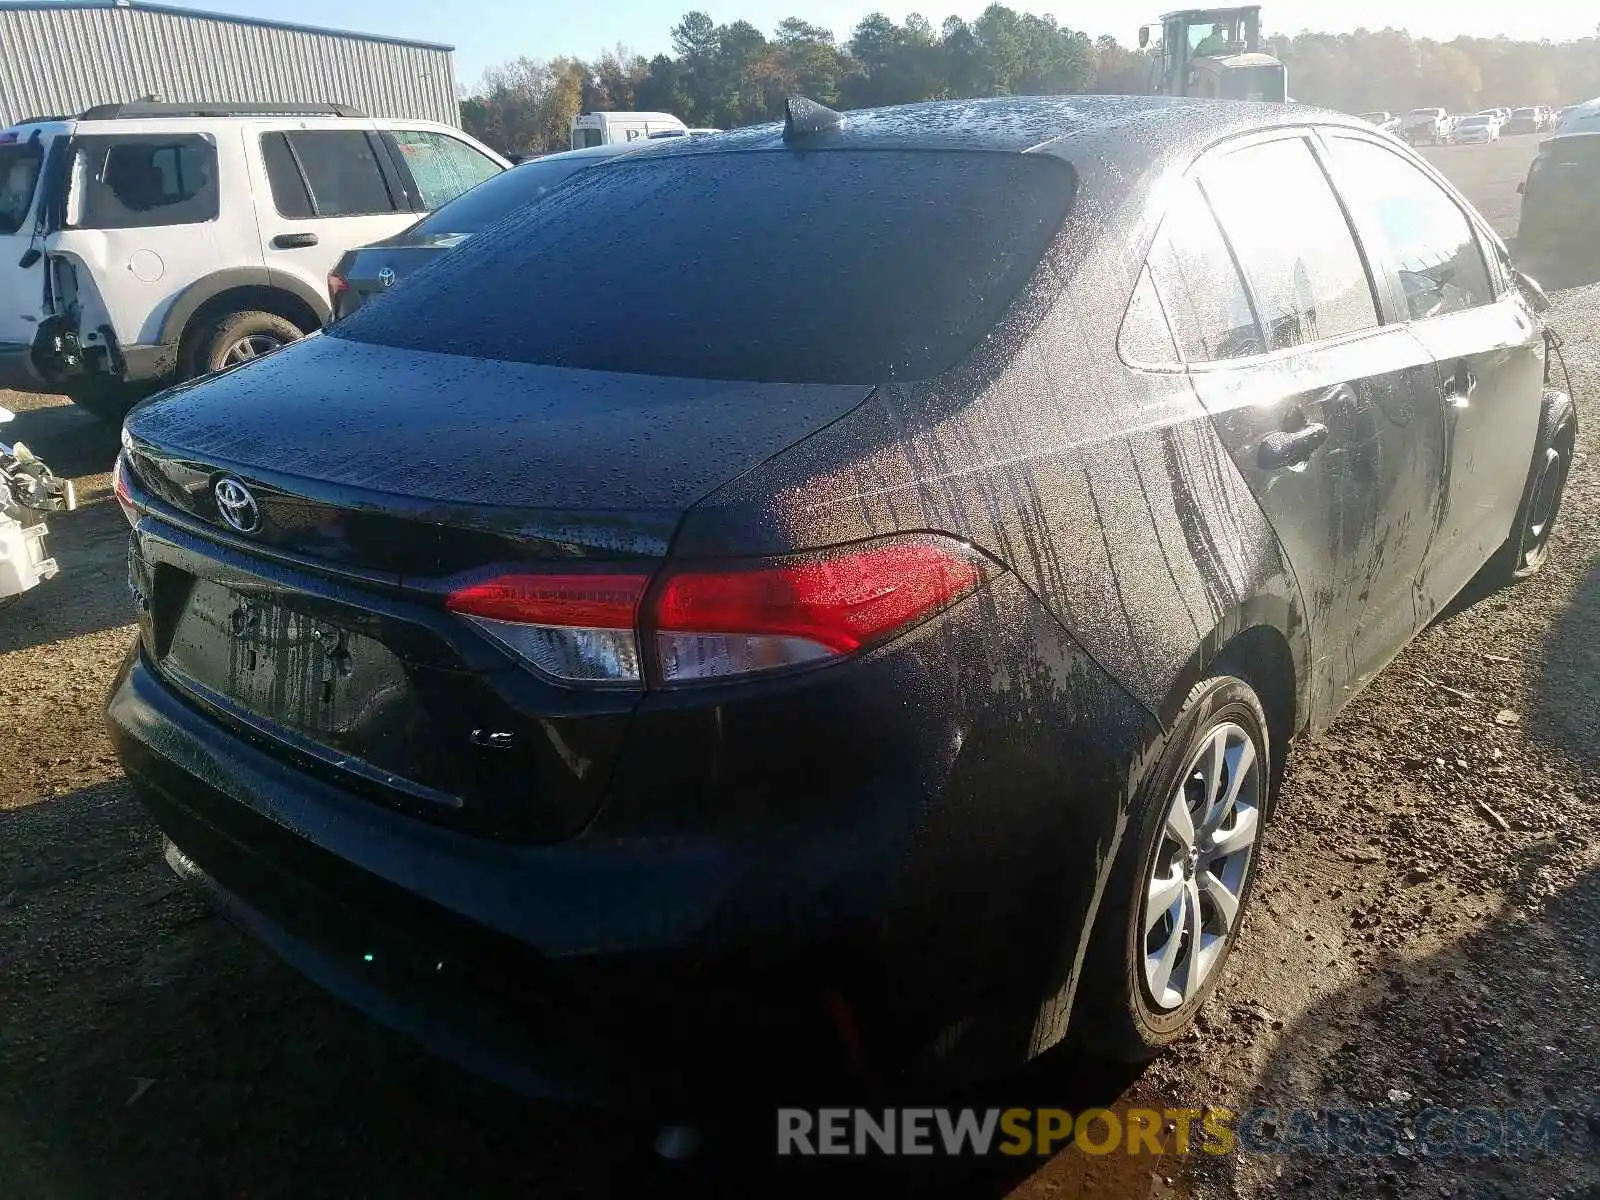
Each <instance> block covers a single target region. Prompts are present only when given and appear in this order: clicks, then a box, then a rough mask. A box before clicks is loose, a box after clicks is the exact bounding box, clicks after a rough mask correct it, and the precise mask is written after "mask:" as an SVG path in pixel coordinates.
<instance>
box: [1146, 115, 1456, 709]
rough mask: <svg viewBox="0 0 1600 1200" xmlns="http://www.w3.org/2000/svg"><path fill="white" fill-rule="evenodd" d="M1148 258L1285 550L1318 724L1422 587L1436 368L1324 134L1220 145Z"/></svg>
mask: <svg viewBox="0 0 1600 1200" xmlns="http://www.w3.org/2000/svg"><path fill="white" fill-rule="evenodd" d="M1197 180H1198V182H1197V183H1194V182H1191V183H1190V184H1188V185H1187V188H1188V190H1187V191H1186V192H1185V193H1184V195H1183V197H1182V198H1181V199H1180V201H1179V205H1178V207H1177V208H1176V209H1175V210H1174V211H1173V212H1172V213H1171V214H1169V216H1168V219H1167V222H1166V224H1165V225H1164V226H1163V232H1162V237H1161V238H1160V239H1158V241H1157V243H1156V246H1155V247H1154V248H1153V250H1152V252H1151V257H1150V268H1151V274H1152V277H1153V278H1154V280H1155V282H1156V286H1157V289H1158V292H1159V294H1160V295H1161V296H1162V300H1163V304H1164V306H1165V307H1166V309H1167V312H1168V314H1169V316H1170V317H1171V319H1172V321H1173V324H1174V328H1175V332H1176V333H1177V334H1178V337H1179V340H1180V344H1181V345H1182V347H1183V350H1184V353H1185V356H1186V358H1187V359H1188V360H1189V363H1190V373H1191V377H1192V378H1193V380H1194V384H1195V388H1196V391H1197V392H1198V394H1199V397H1200V400H1201V402H1202V404H1203V405H1204V406H1205V408H1206V409H1207V411H1208V412H1209V413H1210V414H1211V416H1212V418H1213V421H1214V423H1215V425H1216V428H1217V431H1218V433H1219V435H1220V436H1221V438H1222V441H1223V443H1224V444H1225V445H1226V446H1227V449H1228V451H1229V453H1230V454H1231V456H1232V457H1233V460H1234V462H1235V464H1236V465H1237V466H1238V468H1239V471H1240V473H1241V474H1242V475H1243V476H1244V478H1245V479H1246V481H1247V482H1248V483H1249V485H1250V487H1251V489H1252V491H1253V492H1254V493H1255V495H1256V497H1257V498H1258V500H1259V501H1260V503H1261V506H1262V509H1263V511H1264V512H1265V513H1266V515H1267V519H1268V520H1269V521H1270V522H1271V524H1272V526H1273V529H1274V531H1275V532H1276V533H1277V535H1278V538H1279V540H1280V542H1281V543H1282V544H1283V547H1284V550H1285V552H1286V553H1287V555H1288V558H1289V561H1290V565H1291V566H1292V568H1293V570H1294V572H1295V576H1296V579H1297V580H1298V582H1299V585H1300V590H1301V594H1302V597H1303V599H1304V601H1305V604H1306V611H1307V613H1308V615H1309V618H1310V625H1311V628H1310V636H1311V648H1312V655H1313V662H1314V675H1313V679H1312V681H1311V702H1312V705H1313V710H1312V712H1311V714H1310V715H1311V719H1312V720H1313V722H1315V723H1317V724H1319V725H1320V724H1321V723H1324V722H1325V721H1327V720H1328V719H1331V717H1332V715H1333V713H1334V712H1336V711H1337V710H1338V708H1339V707H1340V706H1341V705H1342V704H1343V703H1344V701H1345V700H1346V699H1348V698H1349V697H1350V696H1351V695H1353V694H1354V692H1355V691H1356V690H1357V689H1359V688H1360V687H1361V686H1362V685H1363V684H1364V683H1365V682H1366V681H1367V680H1369V679H1370V678H1371V677H1372V675H1374V674H1375V673H1376V672H1377V671H1379V670H1381V669H1382V667H1383V666H1384V665H1385V664H1386V663H1387V662H1388V661H1389V659H1390V658H1391V657H1392V656H1393V655H1394V653H1395V652H1396V651H1397V650H1398V649H1399V647H1400V646H1402V645H1404V643H1405V641H1406V639H1407V638H1409V637H1410V636H1411V635H1412V633H1413V632H1415V630H1416V629H1417V627H1418V625H1419V622H1420V618H1419V616H1418V614H1417V612H1416V608H1415V604H1414V601H1413V594H1412V592H1413V586H1414V584H1415V580H1416V576H1417V572H1418V570H1419V568H1420V566H1421V563H1422V562H1423V560H1424V557H1425V555H1426V552H1427V545H1428V540H1429V537H1430V534H1431V525H1430V522H1429V521H1428V519H1427V514H1428V512H1429V511H1430V509H1431V507H1432V505H1433V502H1434V498H1435V496H1436V491H1437V487H1438V482H1439V477H1440V469H1439V468H1440V462H1441V459H1442V454H1443V449H1442V415H1441V413H1440V411H1439V406H1438V401H1437V391H1436V389H1435V387H1434V382H1435V376H1434V372H1433V364H1432V361H1431V359H1430V358H1429V356H1428V354H1427V353H1426V351H1424V350H1423V349H1422V347H1421V346H1419V345H1418V344H1417V342H1416V341H1415V340H1414V339H1413V338H1411V337H1410V336H1409V335H1408V334H1407V333H1406V331H1405V329H1404V327H1403V326H1402V325H1398V324H1386V323H1385V317H1386V306H1385V304H1384V297H1383V296H1382V295H1381V294H1380V293H1378V292H1376V291H1375V289H1374V287H1373V282H1372V276H1371V274H1370V272H1369V271H1368V269H1367V266H1366V263H1365V261H1364V259H1363V256H1362V253H1361V250H1360V248H1359V247H1358V244H1357V242H1356V240H1355V238H1354V237H1353V235H1352V232H1351V229H1350V226H1349V223H1348V221H1347V219H1346V215H1345V213H1344V211H1343V210H1342V208H1341V207H1340V204H1339V202H1338V199H1337V197H1336V196H1335V194H1334V192H1333V190H1332V189H1331V187H1330V186H1329V184H1328V181H1327V178H1326V175H1325V174H1324V171H1323V168H1322V166H1321V164H1320V162H1319V160H1318V157H1317V156H1316V154H1315V152H1314V150H1313V148H1312V145H1311V143H1310V142H1309V141H1308V140H1307V138H1306V137H1304V136H1301V135H1299V134H1290V135H1288V136H1281V135H1280V136H1275V137H1272V138H1270V139H1267V140H1259V141H1253V142H1249V143H1244V144H1239V145H1236V146H1231V147H1227V148H1224V149H1223V150H1221V151H1219V152H1216V153H1214V154H1213V155H1212V156H1209V157H1208V159H1207V160H1205V161H1204V162H1203V163H1202V164H1201V167H1200V170H1199V171H1198V172H1197Z"/></svg>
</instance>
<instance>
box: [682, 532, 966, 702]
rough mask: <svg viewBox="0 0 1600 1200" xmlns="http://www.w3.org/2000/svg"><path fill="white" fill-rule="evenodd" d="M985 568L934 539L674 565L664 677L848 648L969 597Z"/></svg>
mask: <svg viewBox="0 0 1600 1200" xmlns="http://www.w3.org/2000/svg"><path fill="white" fill-rule="evenodd" d="M987 574H988V563H987V560H985V559H984V558H982V557H981V556H980V555H978V554H977V553H976V552H975V551H973V550H971V549H970V548H969V547H967V546H965V545H963V544H962V543H960V542H956V541H953V540H951V539H948V538H938V537H918V538H908V539H896V540H893V541H883V542H874V543H865V544H862V545H859V546H846V547H841V548H838V549H834V550H830V551H828V552H826V553H823V554H817V555H807V556H803V557H797V558H793V559H780V560H769V561H766V562H763V563H759V564H752V565H751V566H748V567H745V568H742V569H740V568H737V567H735V568H731V569H718V570H701V569H694V570H685V571H680V572H677V573H675V574H673V575H672V576H671V577H670V578H669V579H668V580H667V582H666V584H665V586H664V587H663V588H662V589H661V594H660V596H659V598H658V599H657V600H656V602H655V612H654V616H655V621H654V625H655V628H656V630H657V634H656V644H657V648H658V650H659V653H660V656H661V674H662V678H663V680H664V681H665V682H668V683H679V682H688V681H691V680H697V679H714V678H726V677H728V676H733V675H746V674H750V673H752V672H756V671H763V670H772V669H774V668H779V667H792V666H800V665H804V664H807V663H813V662H818V661H820V660H823V659H828V658H833V657H837V656H840V655H845V654H850V653H853V652H854V651H856V650H860V649H862V648H863V647H866V646H869V645H872V644H875V643H877V642H881V641H883V640H885V639H887V638H889V637H892V636H893V635H894V634H896V633H898V632H900V631H901V630H903V629H905V628H906V627H907V626H909V625H913V624H915V623H917V622H918V621H921V620H923V619H924V618H926V617H928V616H930V615H931V614H933V613H934V612H936V611H938V610H939V609H941V608H944V607H945V606H946V605H948V604H950V603H952V602H953V601H955V600H958V599H960V598H961V597H962V596H965V595H967V594H968V593H969V592H971V591H973V590H974V589H975V588H977V587H978V585H979V584H981V583H982V582H983V581H984V579H985V578H986V576H987Z"/></svg>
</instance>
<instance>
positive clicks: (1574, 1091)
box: [1215, 831, 1600, 1198]
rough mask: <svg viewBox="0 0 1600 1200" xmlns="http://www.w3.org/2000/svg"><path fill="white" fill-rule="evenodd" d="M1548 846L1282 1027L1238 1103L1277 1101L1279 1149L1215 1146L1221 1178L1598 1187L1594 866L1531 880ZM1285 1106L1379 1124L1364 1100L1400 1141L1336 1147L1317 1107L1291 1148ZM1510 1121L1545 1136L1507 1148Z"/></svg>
mask: <svg viewBox="0 0 1600 1200" xmlns="http://www.w3.org/2000/svg"><path fill="white" fill-rule="evenodd" d="M1583 836H1587V831H1585V832H1584V834H1583ZM1551 853H1552V851H1551V850H1550V847H1549V845H1548V844H1546V846H1545V847H1538V846H1535V847H1531V848H1530V849H1529V850H1528V851H1527V852H1526V853H1524V854H1523V855H1521V856H1520V860H1521V861H1519V862H1518V863H1517V866H1518V871H1517V877H1518V879H1519V880H1520V881H1521V889H1520V894H1518V895H1515V896H1513V898H1512V900H1511V902H1510V904H1508V906H1507V907H1506V908H1505V909H1504V910H1502V912H1501V913H1500V914H1499V915H1498V916H1496V917H1495V918H1493V919H1491V920H1490V921H1489V922H1488V923H1487V925H1486V926H1485V928H1484V929H1483V930H1482V931H1481V932H1479V933H1477V934H1474V935H1472V936H1471V937H1469V938H1466V939H1464V940H1462V941H1460V942H1457V943H1455V944H1453V945H1451V946H1449V947H1447V948H1446V949H1444V950H1441V951H1439V952H1438V953H1436V954H1434V955H1432V956H1430V957H1428V958H1424V959H1421V960H1417V961H1405V960H1403V959H1401V958H1400V957H1399V956H1396V955H1394V954H1392V953H1390V954H1388V955H1385V956H1383V957H1379V958H1375V959H1374V960H1372V961H1371V962H1370V965H1369V966H1368V967H1367V968H1366V969H1364V970H1363V972H1362V979H1361V982H1359V983H1358V984H1354V985H1352V986H1350V987H1348V988H1346V989H1345V990H1343V991H1341V992H1338V993H1335V994H1334V995H1333V996H1331V997H1330V998H1329V999H1328V1000H1327V1001H1325V1002H1324V1003H1323V1004H1321V1005H1319V1006H1318V1007H1317V1008H1316V1009H1315V1010H1314V1011H1312V1012H1311V1013H1309V1014H1307V1015H1306V1016H1305V1017H1304V1018H1303V1019H1301V1020H1300V1021H1299V1022H1297V1023H1296V1024H1295V1025H1294V1026H1292V1027H1291V1028H1290V1029H1288V1030H1287V1031H1286V1032H1285V1033H1284V1035H1283V1039H1282V1041H1281V1042H1280V1043H1279V1045H1278V1047H1277V1049H1276V1051H1275V1053H1274V1054H1273V1056H1272V1058H1271V1059H1270V1061H1269V1063H1268V1065H1267V1067H1266V1068H1265V1070H1264V1071H1263V1073H1262V1075H1261V1076H1260V1077H1259V1078H1258V1080H1257V1082H1256V1085H1255V1088H1254V1089H1253V1092H1252V1095H1251V1099H1250V1100H1249V1101H1248V1103H1250V1104H1252V1105H1260V1106H1264V1107H1275V1108H1277V1109H1278V1116H1277V1117H1276V1126H1275V1137H1276V1138H1277V1140H1278V1152H1277V1153H1273V1154H1271V1155H1270V1156H1269V1155H1261V1156H1258V1157H1257V1158H1256V1161H1255V1162H1254V1163H1253V1164H1249V1165H1248V1166H1247V1165H1246V1164H1245V1163H1244V1162H1242V1161H1241V1160H1240V1159H1238V1158H1229V1159H1223V1160H1215V1164H1216V1167H1217V1168H1218V1169H1220V1170H1221V1172H1222V1173H1223V1175H1224V1176H1225V1177H1228V1178H1229V1180H1230V1182H1232V1181H1235V1180H1239V1179H1240V1177H1242V1176H1245V1175H1246V1174H1247V1172H1248V1173H1251V1174H1257V1175H1259V1174H1260V1172H1259V1170H1258V1169H1259V1167H1260V1166H1261V1165H1262V1162H1263V1160H1264V1159H1265V1160H1266V1172H1265V1173H1266V1174H1267V1175H1268V1176H1269V1177H1270V1175H1271V1173H1272V1171H1273V1170H1274V1168H1275V1166H1276V1165H1277V1164H1281V1165H1282V1168H1283V1171H1282V1176H1281V1178H1279V1179H1278V1180H1277V1181H1276V1183H1275V1184H1274V1186H1273V1188H1272V1191H1273V1192H1274V1193H1275V1194H1277V1193H1287V1194H1291V1195H1292V1194H1295V1193H1296V1192H1298V1191H1301V1190H1304V1191H1309V1192H1315V1193H1316V1194H1318V1195H1325V1194H1332V1193H1334V1192H1335V1191H1352V1192H1357V1193H1359V1194H1362V1195H1379V1196H1422V1195H1428V1196H1442V1197H1458V1196H1459V1197H1468V1196H1470V1197H1475V1198H1476V1197H1502V1196H1503V1197H1507V1198H1510V1197H1525V1196H1556V1195H1561V1196H1572V1197H1577V1196H1594V1195H1600V1156H1597V1151H1600V1114H1597V1113H1596V1112H1595V1108H1596V1104H1595V1097H1596V1095H1597V1094H1600V1025H1597V1023H1596V1021H1595V1019H1594V1011H1595V1001H1596V992H1597V989H1600V966H1597V964H1600V873H1591V874H1588V875H1586V876H1583V877H1581V878H1579V879H1578V880H1576V881H1571V882H1568V883H1567V884H1565V885H1563V886H1562V887H1560V888H1559V890H1557V891H1556V892H1555V894H1553V895H1547V894H1543V893H1544V892H1545V891H1547V890H1549V887H1550V885H1549V883H1548V882H1547V879H1548V876H1547V874H1546V870H1545V869H1546V868H1547V867H1549V866H1550V858H1551ZM1536 897H1537V898H1538V899H1540V900H1541V902H1542V909H1541V911H1540V913H1539V915H1536V916H1533V917H1531V918H1530V917H1528V916H1527V915H1526V913H1527V912H1528V911H1529V909H1528V907H1527V901H1528V900H1530V899H1533V898H1536ZM1294 1108H1303V1109H1313V1110H1315V1109H1321V1110H1324V1112H1325V1111H1326V1110H1328V1109H1343V1110H1354V1111H1355V1112H1356V1113H1357V1114H1358V1119H1363V1120H1364V1121H1365V1122H1366V1123H1365V1124H1364V1125H1362V1126H1361V1127H1360V1129H1361V1136H1362V1137H1364V1138H1366V1137H1377V1136H1380V1132H1379V1131H1378V1128H1377V1125H1376V1124H1375V1121H1374V1113H1375V1111H1383V1110H1387V1111H1388V1112H1390V1113H1392V1114H1393V1115H1394V1126H1395V1131H1396V1133H1397V1135H1398V1138H1397V1141H1398V1144H1399V1145H1400V1146H1401V1147H1403V1148H1404V1149H1403V1150H1402V1151H1401V1152H1393V1151H1390V1152H1385V1153H1376V1154H1374V1153H1370V1152H1369V1153H1364V1154H1363V1153H1355V1154H1342V1153H1334V1152H1332V1151H1330V1150H1329V1149H1328V1146H1329V1142H1328V1138H1327V1131H1328V1129H1329V1128H1330V1126H1329V1124H1328V1123H1327V1118H1326V1117H1323V1118H1322V1121H1321V1123H1320V1125H1317V1124H1313V1125H1311V1126H1310V1129H1311V1131H1312V1133H1311V1135H1310V1136H1309V1138H1308V1140H1307V1141H1306V1142H1304V1143H1303V1147H1304V1148H1301V1149H1290V1148H1289V1147H1288V1146H1286V1145H1284V1142H1285V1141H1286V1140H1288V1139H1289V1138H1290V1137H1291V1136H1293V1131H1294V1130H1295V1119H1293V1118H1291V1116H1290V1114H1289V1112H1288V1111H1287V1110H1290V1109H1294ZM1429 1109H1432V1110H1442V1115H1440V1116H1437V1117H1434V1118H1432V1119H1431V1122H1430V1123H1428V1124H1426V1125H1424V1127H1423V1130H1422V1131H1423V1132H1425V1133H1427V1132H1431V1137H1430V1139H1429V1140H1430V1142H1431V1143H1433V1144H1434V1145H1435V1146H1437V1147H1438V1149H1435V1150H1434V1151H1433V1152H1430V1153H1423V1152H1421V1150H1420V1148H1419V1142H1418V1140H1417V1138H1416V1136H1415V1135H1416V1133H1417V1132H1418V1129H1417V1119H1418V1117H1419V1116H1420V1115H1421V1114H1422V1113H1423V1112H1424V1111H1425V1110H1429ZM1471 1109H1476V1110H1480V1113H1479V1115H1477V1116H1474V1117H1471V1118H1467V1120H1466V1123H1465V1124H1462V1123H1459V1122H1460V1121H1461V1114H1462V1113H1464V1112H1465V1111H1466V1110H1471ZM1518 1120H1521V1121H1522V1122H1523V1123H1524V1126H1525V1128H1527V1129H1529V1130H1532V1131H1534V1133H1535V1137H1534V1138H1533V1139H1531V1140H1532V1141H1533V1142H1534V1143H1537V1140H1538V1138H1537V1133H1538V1131H1539V1129H1540V1128H1541V1122H1547V1123H1546V1124H1544V1125H1543V1129H1544V1130H1545V1131H1546V1132H1548V1133H1550V1134H1551V1135H1552V1136H1551V1140H1550V1141H1549V1142H1548V1143H1547V1146H1546V1148H1545V1149H1543V1150H1541V1149H1540V1148H1538V1146H1537V1145H1536V1144H1535V1145H1533V1146H1532V1147H1530V1145H1529V1143H1528V1142H1523V1143H1522V1144H1521V1148H1518V1138H1519V1136H1520V1135H1519V1134H1518V1133H1517V1131H1516V1122H1517V1121H1518ZM1408 1132H1409V1133H1410V1134H1411V1135H1412V1136H1407V1134H1408ZM1268 1133H1269V1136H1272V1135H1273V1130H1268ZM1468 1143H1474V1144H1476V1149H1475V1150H1471V1149H1463V1148H1462V1147H1463V1146H1464V1145H1466V1144H1468ZM1335 1181H1338V1187H1337V1188H1335V1187H1334V1183H1335Z"/></svg>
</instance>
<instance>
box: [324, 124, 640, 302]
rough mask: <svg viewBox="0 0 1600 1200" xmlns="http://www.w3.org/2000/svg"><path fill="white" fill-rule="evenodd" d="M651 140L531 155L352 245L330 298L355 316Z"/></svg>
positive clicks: (335, 274) (331, 282)
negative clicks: (446, 256)
mask: <svg viewBox="0 0 1600 1200" xmlns="http://www.w3.org/2000/svg"><path fill="white" fill-rule="evenodd" d="M649 145H651V143H648V142H644V141H636V142H615V143H611V144H609V145H605V146H590V147H587V148H586V149H583V150H566V151H563V152H561V153H559V154H546V155H544V156H542V157H540V158H535V159H529V160H527V161H525V162H522V163H520V164H519V165H517V166H516V167H515V168H513V169H512V170H510V171H503V172H501V173H500V174H498V175H496V176H494V177H493V178H492V179H488V180H485V181H484V182H483V183H480V184H479V185H478V186H477V187H475V188H473V189H471V190H470V191H467V192H463V193H462V194H461V195H459V196H457V197H456V198H455V199H454V200H452V201H450V203H449V204H446V205H444V206H443V207H441V208H439V209H438V210H436V211H435V212H432V213H429V214H428V215H427V216H426V217H424V218H423V219H422V220H420V221H418V222H417V223H416V224H415V225H413V226H411V227H410V228H409V229H406V230H404V231H403V232H401V233H397V234H395V235H394V236H393V237H391V238H385V239H384V240H383V241H381V242H373V243H372V244H371V245H370V246H360V247H358V248H356V249H354V250H350V251H346V253H345V255H344V257H342V258H341V259H340V260H339V261H338V263H337V264H336V265H335V266H334V268H333V270H332V271H331V272H329V274H328V298H329V300H330V301H331V302H332V305H333V315H334V318H335V319H336V320H337V319H338V318H340V317H347V316H349V315H350V314H351V313H353V312H355V310H356V309H358V308H360V307H361V305H362V304H363V303H364V302H365V301H367V300H370V299H371V298H372V297H373V296H379V295H382V294H383V293H385V292H387V291H388V290H389V289H390V288H392V287H393V286H394V285H395V284H396V283H398V282H399V281H400V279H402V278H403V277H404V276H406V275H408V274H410V273H411V272H412V271H415V270H417V268H419V267H422V266H425V265H426V264H428V263H430V262H432V261H433V260H434V259H435V258H436V257H438V255H440V254H442V253H443V252H444V251H446V250H453V249H455V248H456V247H457V246H459V245H460V244H461V243H462V242H464V241H466V240H467V238H469V237H471V236H472V235H473V234H475V233H478V232H480V231H481V230H484V229H487V228H488V227H489V226H490V225H493V224H494V223H495V222H496V221H498V220H500V218H501V217H503V216H505V215H506V214H507V213H509V212H511V211H512V210H513V209H516V208H521V207H522V206H523V205H524V204H531V203H533V202H534V201H535V200H538V199H539V198H540V197H542V196H545V195H548V194H549V193H550V192H551V191H552V190H553V189H555V188H558V187H560V186H561V185H562V184H563V183H565V182H567V180H569V179H571V178H573V177H574V176H576V175H577V174H578V173H579V172H581V171H587V170H588V169H589V168H590V167H595V166H599V165H600V164H601V163H604V162H610V161H611V160H612V159H614V158H616V157H618V156H619V155H623V154H633V153H635V152H636V151H639V150H643V149H646V148H647V147H648V146H649Z"/></svg>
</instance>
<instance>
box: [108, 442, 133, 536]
mask: <svg viewBox="0 0 1600 1200" xmlns="http://www.w3.org/2000/svg"><path fill="white" fill-rule="evenodd" d="M129 470H130V468H129V466H128V456H127V455H126V454H120V453H119V454H118V455H117V461H116V462H115V463H114V464H112V467H111V490H112V491H113V492H114V493H115V494H116V497H117V505H118V506H119V507H120V508H121V509H122V515H123V516H125V517H127V518H128V524H130V525H137V524H138V523H139V509H138V506H137V505H135V504H134V502H133V488H132V486H131V485H130V484H129V483H128V472H129Z"/></svg>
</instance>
